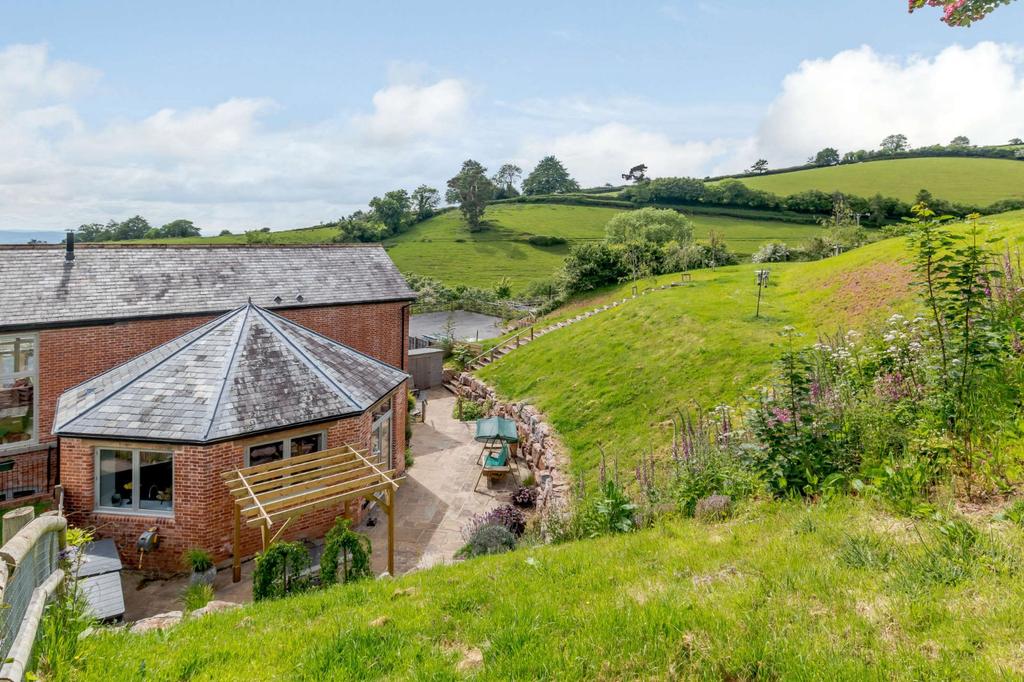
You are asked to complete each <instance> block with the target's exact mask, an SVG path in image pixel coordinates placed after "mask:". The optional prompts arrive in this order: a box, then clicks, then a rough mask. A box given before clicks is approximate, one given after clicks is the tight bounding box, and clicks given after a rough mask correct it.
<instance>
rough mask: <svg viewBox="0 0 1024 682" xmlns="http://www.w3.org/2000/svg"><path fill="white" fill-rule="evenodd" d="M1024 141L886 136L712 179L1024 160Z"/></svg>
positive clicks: (759, 164) (760, 163)
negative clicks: (947, 160)
mask: <svg viewBox="0 0 1024 682" xmlns="http://www.w3.org/2000/svg"><path fill="white" fill-rule="evenodd" d="M1021 146H1024V140H1022V139H1021V138H1019V137H1014V138H1012V139H1010V140H1009V141H1008V142H1007V143H1006V144H1005V145H1001V146H980V147H979V146H975V145H972V144H971V140H970V138H969V137H967V136H966V135H957V136H956V137H954V138H953V139H952V140H950V142H949V144H947V145H942V144H933V145H927V146H924V147H914V148H911V147H910V142H909V140H908V139H907V136H906V135H904V134H903V133H894V134H892V135H886V136H885V138H883V139H882V141H881V142H880V143H879V145H878V149H858V150H856V151H849V152H846V153H845V154H840V153H839V150H838V149H836V148H835V147H825V148H824V149H821V150H819V151H818V152H817V153H816V154H815V155H814V156H811V157H810V158H808V159H807V163H805V164H802V165H799V166H786V167H785V168H769V167H768V160H767V159H757V160H756V161H755V162H754V163H753V164H751V166H750V168H748V169H747V170H746V171H744V172H743V173H740V174H739V175H721V176H718V177H716V178H708V179H709V180H720V179H723V178H735V177H744V176H749V175H770V174H773V173H789V172H791V171H795V170H801V169H804V168H822V167H827V166H840V165H844V164H849V163H861V162H863V161H878V160H882V159H911V158H917V157H927V156H968V157H980V158H987V159H1013V160H1024V149H1022V148H1021Z"/></svg>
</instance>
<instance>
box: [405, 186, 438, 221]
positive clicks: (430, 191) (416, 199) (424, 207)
mask: <svg viewBox="0 0 1024 682" xmlns="http://www.w3.org/2000/svg"><path fill="white" fill-rule="evenodd" d="M410 199H411V200H412V208H413V211H415V212H416V220H426V219H427V218H429V217H430V216H432V215H434V211H436V210H437V207H438V205H439V204H440V203H441V193H440V192H438V191H437V190H436V189H434V188H433V187H428V186H427V185H420V186H419V187H417V188H416V189H414V190H413V191H412V196H411V197H410Z"/></svg>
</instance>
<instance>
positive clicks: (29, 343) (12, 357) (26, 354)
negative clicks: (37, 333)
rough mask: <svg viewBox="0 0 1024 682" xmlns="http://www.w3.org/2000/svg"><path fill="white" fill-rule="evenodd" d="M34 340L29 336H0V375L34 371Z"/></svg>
mask: <svg viewBox="0 0 1024 682" xmlns="http://www.w3.org/2000/svg"><path fill="white" fill-rule="evenodd" d="M35 351H36V342H35V339H34V338H32V337H31V336H5V337H2V338H0V375H11V374H14V373H16V372H18V373H20V372H34V371H35V367H36V352H35Z"/></svg>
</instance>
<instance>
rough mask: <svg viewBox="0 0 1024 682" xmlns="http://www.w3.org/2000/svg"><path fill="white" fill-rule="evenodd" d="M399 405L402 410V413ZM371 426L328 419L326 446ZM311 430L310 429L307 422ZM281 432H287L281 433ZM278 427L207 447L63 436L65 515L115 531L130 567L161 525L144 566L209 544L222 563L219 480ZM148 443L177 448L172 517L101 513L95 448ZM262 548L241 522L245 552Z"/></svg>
mask: <svg viewBox="0 0 1024 682" xmlns="http://www.w3.org/2000/svg"><path fill="white" fill-rule="evenodd" d="M404 397H405V390H404V386H403V387H402V388H400V389H399V390H398V391H396V392H395V393H394V394H393V395H392V398H391V399H392V400H393V401H394V404H395V420H394V426H395V434H394V458H395V463H396V465H397V466H400V467H401V468H402V469H403V470H404V458H403V457H402V453H403V452H404V449H405V422H404V414H405V413H404V409H405V408H404V405H405V400H404ZM399 410H402V411H401V416H400V414H399ZM370 428H371V416H370V413H369V412H367V413H364V414H362V415H360V416H358V417H352V418H350V419H343V420H339V421H335V422H331V423H329V424H327V425H325V427H324V430H326V432H327V447H328V448H332V447H338V446H340V445H344V444H346V443H348V444H351V445H353V446H355V447H360V448H366V447H367V446H368V443H369V438H370ZM305 430H306V431H309V430H310V429H305ZM281 435H282V436H283V435H288V434H287V433H286V432H281ZM274 437H275V435H274V434H264V435H261V436H259V437H256V438H248V439H238V440H233V441H228V442H224V443H216V444H213V445H206V446H192V445H187V446H184V445H166V446H163V447H161V446H158V445H154V444H152V443H149V444H145V443H132V442H127V441H90V440H82V439H78V438H64V439H61V460H62V482H63V484H64V487H65V504H66V507H67V510H68V520H69V522H70V523H71V524H72V525H74V526H81V527H91V528H93V529H94V530H95V532H96V535H97V536H98V537H110V538H113V539H114V540H115V542H116V544H117V546H118V549H119V550H120V552H121V558H122V560H123V561H124V562H125V563H126V565H129V566H131V567H133V568H134V567H137V566H138V561H139V555H138V553H137V552H136V551H135V541H136V539H137V538H138V537H139V534H141V533H142V532H143V531H144V530H146V529H147V528H150V527H152V526H157V527H158V528H159V534H160V546H159V548H158V549H157V550H156V551H155V552H153V553H152V554H148V555H146V556H145V557H144V559H143V568H145V569H149V570H156V571H161V572H167V571H176V570H180V569H181V555H182V552H184V551H185V550H186V549H188V548H190V547H202V548H204V549H206V550H208V551H210V552H211V553H212V554H213V555H214V558H215V560H216V561H218V562H224V561H227V560H228V559H230V557H231V555H232V509H231V505H232V501H231V497H230V495H228V492H227V488H226V487H225V486H224V483H223V481H222V479H221V473H223V472H225V471H230V470H233V469H238V468H241V467H243V466H244V465H245V448H246V446H247V445H251V444H253V443H257V442H263V441H267V440H273V439H274ZM97 447H112V448H118V447H119V448H125V449H130V448H145V449H150V450H167V451H172V452H173V453H174V465H173V466H174V516H173V517H166V516H142V515H136V514H131V515H129V514H118V513H116V512H96V511H94V509H95V499H94V498H95V480H94V475H95V472H94V466H95V449H96V448H97ZM361 506H362V505H361V502H360V501H358V500H357V501H352V502H348V503H346V504H345V505H341V504H339V505H338V506H336V507H329V508H325V509H320V510H317V511H315V512H312V513H310V514H308V515H305V516H302V517H300V518H297V519H295V520H294V521H292V522H291V523H290V524H289V525H288V528H287V529H286V530H285V532H284V534H283V537H284V538H285V539H289V540H295V539H301V538H309V539H316V538H321V537H323V535H324V534H325V533H326V532H327V530H328V529H329V528H330V527H331V525H333V523H334V520H335V519H336V518H337V516H338V515H340V514H345V515H347V516H348V517H349V518H352V519H353V520H355V521H358V520H359V518H360V516H361ZM260 547H261V540H260V532H259V529H258V528H248V527H245V526H243V530H242V554H243V556H246V557H248V556H252V555H253V554H255V553H256V552H258V551H259V549H260Z"/></svg>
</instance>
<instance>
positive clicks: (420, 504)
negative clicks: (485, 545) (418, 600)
mask: <svg viewBox="0 0 1024 682" xmlns="http://www.w3.org/2000/svg"><path fill="white" fill-rule="evenodd" d="M454 406H455V396H453V395H452V394H451V393H449V392H448V391H446V390H445V389H443V388H438V389H433V390H431V391H430V392H429V393H428V394H427V412H426V414H427V418H426V423H417V424H414V425H413V432H412V454H413V458H414V459H415V464H414V465H413V467H412V468H411V469H409V470H408V472H407V474H406V479H405V481H403V482H402V487H401V488H399V489H398V493H397V495H396V496H395V497H396V509H397V515H396V517H395V573H397V574H399V575H401V574H403V573H407V572H409V571H412V570H415V569H419V568H427V567H430V566H433V565H435V564H438V563H446V562H451V561H452V558H453V556H454V554H455V552H456V551H458V549H459V548H460V547H462V545H464V544H465V543H466V541H465V539H464V538H463V537H462V527H463V525H465V523H466V521H468V520H469V519H470V518H472V517H473V516H474V515H475V514H479V513H481V512H484V511H487V510H488V509H491V508H493V507H497V506H499V505H502V504H507V503H508V501H509V496H510V494H511V493H512V489H513V487H514V483H513V481H512V478H511V477H510V476H506V477H505V478H504V479H502V480H501V481H500V482H497V483H495V484H493V485H491V486H489V485H488V481H487V479H486V478H485V479H483V480H481V481H480V487H479V489H478V492H474V491H473V485H474V484H475V483H476V480H477V477H478V476H479V475H480V467H479V465H477V457H478V456H479V455H480V447H481V446H480V444H479V443H477V442H475V441H474V440H473V432H474V428H475V425H474V423H473V422H460V421H457V420H456V419H454V418H453V417H452V409H453V408H454ZM373 521H376V524H375V525H373V526H370V525H368V523H370V522H373ZM357 530H358V531H359V532H360V533H364V534H366V535H367V536H368V537H369V538H370V541H371V542H372V543H373V569H374V571H375V572H376V573H382V572H384V571H385V570H387V554H386V552H387V516H386V515H385V514H384V512H383V511H382V510H379V509H375V510H374V511H373V512H371V513H370V515H369V516H368V517H367V518H366V519H364V521H363V523H362V524H361V525H360V527H359V528H358V529H357Z"/></svg>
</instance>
